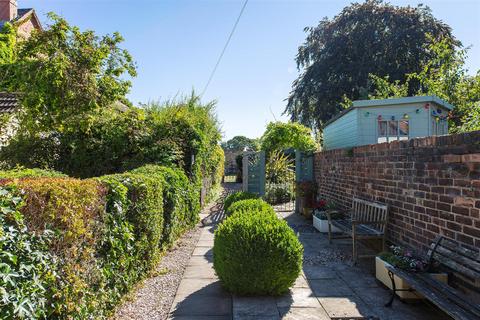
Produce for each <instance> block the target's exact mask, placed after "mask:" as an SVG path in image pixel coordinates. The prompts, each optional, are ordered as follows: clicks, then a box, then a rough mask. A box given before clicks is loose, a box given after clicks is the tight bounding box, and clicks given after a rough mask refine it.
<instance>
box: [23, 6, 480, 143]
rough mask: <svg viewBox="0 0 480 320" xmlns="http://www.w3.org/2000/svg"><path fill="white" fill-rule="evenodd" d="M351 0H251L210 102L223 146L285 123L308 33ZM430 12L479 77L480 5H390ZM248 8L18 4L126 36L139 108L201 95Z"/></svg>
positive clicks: (208, 97) (210, 92)
mask: <svg viewBox="0 0 480 320" xmlns="http://www.w3.org/2000/svg"><path fill="white" fill-rule="evenodd" d="M350 2H351V1H341V0H335V1H334V0H330V1H328V0H250V1H249V3H248V5H247V7H246V9H245V12H244V15H243V17H242V19H241V21H240V23H239V25H238V28H237V31H236V33H235V35H234V36H233V39H232V41H231V43H230V46H229V47H228V49H227V51H226V53H225V56H224V58H223V60H222V62H221V64H220V66H219V68H218V70H217V73H216V75H215V77H214V79H213V81H212V82H211V84H210V86H209V88H208V91H207V92H206V94H205V95H204V97H203V98H204V100H208V101H209V100H217V102H218V104H217V113H218V117H219V119H220V121H221V122H222V128H223V132H224V137H225V139H227V138H231V137H233V136H235V135H246V136H249V137H259V136H261V134H262V133H263V131H264V128H265V125H266V124H267V123H268V122H269V121H272V120H274V119H276V120H286V117H284V116H282V115H281V114H282V112H283V110H284V108H285V101H284V99H285V98H286V97H287V96H288V93H289V92H290V89H291V83H292V81H293V80H294V79H295V78H296V76H297V70H296V65H295V62H294V57H295V54H296V52H297V48H298V46H299V45H300V44H301V43H302V42H303V41H304V39H305V33H304V32H303V28H304V27H306V26H313V25H317V24H318V21H319V20H320V19H321V18H323V17H325V16H328V17H333V16H334V15H335V14H337V13H338V12H340V10H341V9H342V8H343V7H344V6H346V5H348V4H349V3H350ZM390 2H391V3H393V4H398V5H407V4H410V5H416V4H417V3H420V2H421V3H424V4H426V5H428V6H429V7H430V8H431V9H432V10H433V14H434V15H435V16H436V17H437V18H439V19H441V20H443V21H445V22H446V23H448V24H449V25H450V26H451V27H452V28H453V31H454V34H455V36H456V37H457V38H458V39H460V40H461V41H462V42H463V44H464V45H465V46H470V45H471V46H472V48H471V50H470V53H469V59H468V64H467V65H468V68H469V69H470V72H471V73H472V74H473V73H474V72H476V71H477V70H479V69H480V1H478V0H450V1H447V0H431V1H428V0H424V1H415V0H411V1H403V0H393V1H390ZM242 4H243V0H190V1H186V0H185V1H183V0H68V1H65V0H19V7H33V8H35V9H36V10H37V13H38V14H39V16H40V18H41V19H42V20H45V14H46V13H47V12H49V11H54V12H56V13H58V14H60V15H62V16H64V17H65V18H66V19H67V20H68V21H70V22H71V23H72V24H74V25H78V26H79V27H80V28H82V29H93V30H95V31H96V32H97V33H99V34H105V33H112V32H114V31H119V32H120V33H121V34H122V35H123V36H124V38H125V43H124V47H125V48H127V49H128V50H129V51H130V52H131V53H132V55H133V56H134V58H135V60H136V62H137V65H138V77H137V78H135V79H133V87H132V91H131V94H130V95H129V98H130V99H131V100H132V102H134V103H135V104H137V103H138V102H148V101H149V100H159V99H161V100H163V99H168V98H172V97H175V96H176V95H181V94H182V93H187V94H188V93H190V91H191V90H192V88H195V90H196V91H197V92H200V91H202V89H203V87H204V86H205V84H206V82H207V80H208V76H209V74H210V72H211V70H212V68H213V67H214V65H215V62H216V60H217V58H218V55H219V54H220V52H221V50H222V48H223V45H224V44H225V41H226V39H227V36H228V34H229V32H230V30H231V28H232V26H233V23H234V22H235V19H236V18H237V16H238V13H239V11H240V9H241V7H242Z"/></svg>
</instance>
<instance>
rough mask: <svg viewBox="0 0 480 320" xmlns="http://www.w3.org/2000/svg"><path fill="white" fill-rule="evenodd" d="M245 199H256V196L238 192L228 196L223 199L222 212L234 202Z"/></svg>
mask: <svg viewBox="0 0 480 320" xmlns="http://www.w3.org/2000/svg"><path fill="white" fill-rule="evenodd" d="M247 199H258V196H257V195H256V194H254V193H250V192H244V191H238V192H235V193H232V194H230V195H229V196H227V197H226V198H225V201H224V202H223V210H224V211H225V212H227V211H228V208H229V207H230V206H231V205H232V204H233V203H235V202H237V201H241V200H247Z"/></svg>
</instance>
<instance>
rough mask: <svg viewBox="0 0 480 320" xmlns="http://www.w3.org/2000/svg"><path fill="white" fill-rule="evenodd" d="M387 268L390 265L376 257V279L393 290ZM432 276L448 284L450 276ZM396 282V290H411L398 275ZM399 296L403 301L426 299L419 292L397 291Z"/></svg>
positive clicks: (432, 274) (436, 274)
mask: <svg viewBox="0 0 480 320" xmlns="http://www.w3.org/2000/svg"><path fill="white" fill-rule="evenodd" d="M386 266H390V264H389V263H388V262H386V261H383V260H382V259H380V257H375V277H376V278H377V279H378V280H379V281H380V282H381V283H383V284H384V285H385V286H386V287H388V288H389V289H390V290H391V289H392V281H391V280H390V277H389V276H388V270H387V268H386ZM431 276H432V277H433V278H434V279H436V280H438V281H441V282H443V283H447V282H448V275H447V274H446V273H431ZM393 278H394V280H395V288H396V289H402V290H408V289H410V286H409V285H408V283H407V282H406V281H405V280H403V279H402V278H399V277H397V276H396V275H394V276H393ZM396 294H397V296H399V297H400V298H401V299H403V300H419V299H424V297H423V296H422V295H421V294H420V293H418V292H410V291H397V292H396Z"/></svg>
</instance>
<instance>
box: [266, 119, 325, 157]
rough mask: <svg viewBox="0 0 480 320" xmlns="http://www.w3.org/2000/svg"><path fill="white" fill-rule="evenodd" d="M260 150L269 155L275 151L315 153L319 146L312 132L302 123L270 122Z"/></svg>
mask: <svg viewBox="0 0 480 320" xmlns="http://www.w3.org/2000/svg"><path fill="white" fill-rule="evenodd" d="M260 149H261V150H264V151H265V152H266V153H267V155H269V154H270V153H271V152H273V151H275V150H277V151H284V150H286V149H295V150H300V151H313V150H316V149H317V144H316V143H315V140H314V139H313V136H312V131H311V130H310V129H309V128H307V127H305V126H303V125H301V124H300V123H296V122H290V123H282V122H270V123H269V124H268V125H267V129H266V130H265V133H264V134H263V136H262V138H261V139H260Z"/></svg>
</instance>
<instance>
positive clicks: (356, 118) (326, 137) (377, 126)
mask: <svg viewBox="0 0 480 320" xmlns="http://www.w3.org/2000/svg"><path fill="white" fill-rule="evenodd" d="M452 109H453V106H452V105H450V104H449V103H447V102H445V101H443V100H442V99H440V98H438V97H436V96H418V97H405V98H392V99H381V100H357V101H353V104H352V106H351V107H349V108H348V109H345V110H344V111H342V112H341V113H340V114H339V115H337V116H335V117H334V118H332V119H331V120H329V121H328V122H327V123H326V124H325V128H324V130H323V141H324V145H323V146H324V149H325V150H331V149H339V148H349V147H355V146H362V145H368V144H375V143H383V142H392V141H397V140H408V139H412V138H418V137H427V136H436V135H445V134H448V116H449V112H450V111H451V110H452Z"/></svg>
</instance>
